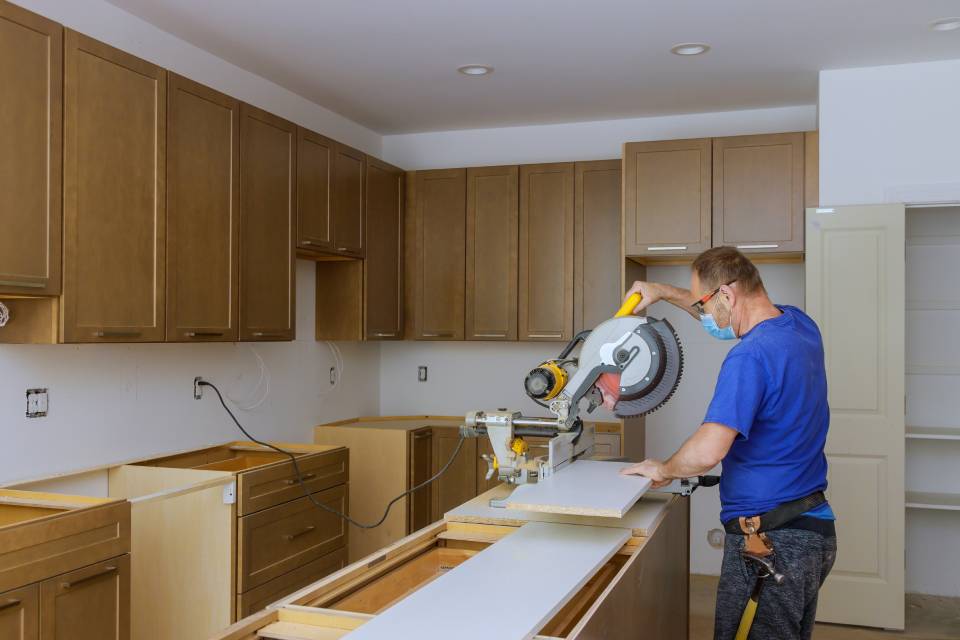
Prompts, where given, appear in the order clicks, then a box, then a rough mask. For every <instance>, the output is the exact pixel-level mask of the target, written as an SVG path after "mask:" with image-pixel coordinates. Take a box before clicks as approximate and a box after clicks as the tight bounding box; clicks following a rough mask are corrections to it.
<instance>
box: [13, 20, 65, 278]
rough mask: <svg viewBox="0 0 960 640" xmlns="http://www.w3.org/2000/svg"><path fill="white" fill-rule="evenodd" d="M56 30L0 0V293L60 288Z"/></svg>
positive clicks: (59, 45)
mask: <svg viewBox="0 0 960 640" xmlns="http://www.w3.org/2000/svg"><path fill="white" fill-rule="evenodd" d="M62 84H63V29H62V28H61V27H60V25H58V24H56V23H55V22H51V21H50V20H47V19H46V18H42V17H40V16H38V15H36V14H34V13H30V12H29V11H26V10H24V9H21V8H19V7H17V6H14V5H12V4H8V3H6V2H0V87H3V105H2V108H0V140H2V141H3V143H2V144H0V212H3V225H2V226H3V232H2V233H0V294H3V293H9V294H31V295H57V294H59V293H60V274H61V270H60V247H61V239H60V232H61V215H62V209H61V204H60V203H61V199H60V198H61V196H60V194H61V191H60V187H61V170H62V107H63V100H62Z"/></svg>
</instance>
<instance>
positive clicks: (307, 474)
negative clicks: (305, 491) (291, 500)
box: [284, 473, 317, 485]
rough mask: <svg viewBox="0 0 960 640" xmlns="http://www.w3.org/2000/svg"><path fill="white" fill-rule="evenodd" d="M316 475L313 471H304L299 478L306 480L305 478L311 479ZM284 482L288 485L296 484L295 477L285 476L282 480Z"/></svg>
mask: <svg viewBox="0 0 960 640" xmlns="http://www.w3.org/2000/svg"><path fill="white" fill-rule="evenodd" d="M316 477H317V474H315V473H305V474H303V475H302V476H300V478H301V479H303V481H304V482H306V481H307V480H313V479H314V478H316ZM284 482H286V483H287V484H288V485H295V484H297V479H296V478H287V479H286V480H284Z"/></svg>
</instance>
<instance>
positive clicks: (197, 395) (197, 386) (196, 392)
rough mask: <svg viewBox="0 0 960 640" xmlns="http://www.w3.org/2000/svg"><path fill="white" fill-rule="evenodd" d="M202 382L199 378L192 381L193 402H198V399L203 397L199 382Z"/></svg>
mask: <svg viewBox="0 0 960 640" xmlns="http://www.w3.org/2000/svg"><path fill="white" fill-rule="evenodd" d="M202 381H203V378H201V377H200V376H197V377H196V378H194V379H193V399H194V400H199V399H200V398H202V397H203V385H201V384H200V382H202Z"/></svg>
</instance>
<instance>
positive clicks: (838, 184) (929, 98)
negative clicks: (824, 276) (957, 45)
mask: <svg viewBox="0 0 960 640" xmlns="http://www.w3.org/2000/svg"><path fill="white" fill-rule="evenodd" d="M958 113H960V60H947V61H943V62H928V63H923V64H906V65H893V66H886V67H869V68H861V69H842V70H838V71H821V72H820V202H821V203H823V204H835V205H842V204H875V203H882V202H907V203H919V202H960V157H958V153H960V151H958V150H960V127H958V126H957V114H958Z"/></svg>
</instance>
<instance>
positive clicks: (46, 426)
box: [0, 261, 379, 484]
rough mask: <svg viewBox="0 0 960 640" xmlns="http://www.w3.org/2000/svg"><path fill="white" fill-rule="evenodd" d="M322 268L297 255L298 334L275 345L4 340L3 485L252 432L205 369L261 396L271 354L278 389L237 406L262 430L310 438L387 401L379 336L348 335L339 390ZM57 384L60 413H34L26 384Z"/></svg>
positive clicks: (0, 376)
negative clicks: (196, 384)
mask: <svg viewBox="0 0 960 640" xmlns="http://www.w3.org/2000/svg"><path fill="white" fill-rule="evenodd" d="M314 273H315V271H314V266H313V263H310V262H304V261H298V263H297V338H296V341H294V342H286V343H263V344H255V345H250V344H145V345H120V344H116V345H101V344H97V345H0V442H2V443H3V445H2V447H0V484H3V483H8V482H11V481H14V480H17V479H25V478H34V477H38V476H42V475H49V474H53V473H59V472H63V471H69V470H73V469H82V468H88V467H91V466H95V465H100V464H106V463H110V462H114V461H119V460H124V459H129V458H134V457H142V456H147V455H151V454H155V453H160V452H165V451H173V450H180V449H187V448H190V447H196V446H200V445H203V444H211V443H216V442H223V441H226V440H237V439H243V436H242V435H241V434H240V433H239V432H238V431H237V429H236V427H234V426H233V424H232V423H231V422H230V419H229V417H228V416H227V415H226V413H225V412H224V411H223V409H222V408H221V407H220V405H219V404H218V402H217V399H216V397H215V395H214V394H213V393H212V391H211V390H209V389H208V390H206V391H205V392H204V397H203V399H202V400H199V401H198V400H194V399H193V377H194V376H197V375H201V376H203V377H205V378H207V379H209V380H211V381H213V382H214V383H216V384H217V385H218V386H219V387H220V388H221V390H222V391H223V392H224V393H225V394H227V395H228V396H229V397H232V398H235V399H236V400H237V401H239V404H240V405H241V406H249V405H250V404H252V403H253V402H254V401H256V400H258V399H259V398H260V397H261V396H262V394H263V392H264V391H265V389H266V387H265V386H264V384H261V385H260V388H259V390H258V389H257V383H258V381H259V380H260V373H259V371H260V368H259V365H258V362H257V359H256V356H255V355H254V354H255V353H257V354H259V355H260V356H261V357H262V358H263V361H264V364H265V365H266V368H267V371H268V372H269V389H270V391H269V394H268V395H267V397H266V399H265V400H264V402H263V404H262V405H260V406H259V407H257V408H256V409H254V410H251V411H243V410H238V411H236V414H237V417H238V418H239V419H240V421H241V422H242V423H243V424H244V426H246V427H248V429H249V430H250V431H252V433H253V434H254V435H255V436H258V437H261V438H270V439H276V440H281V441H288V442H289V441H299V442H310V441H311V435H310V430H311V427H313V426H314V425H317V424H320V423H322V422H327V421H330V420H339V419H342V418H349V417H353V416H357V415H372V414H375V413H377V410H378V392H377V385H378V379H377V367H378V364H379V353H378V345H376V344H372V343H371V344H366V343H360V344H357V343H352V344H351V343H342V344H340V345H339V346H340V348H341V350H342V352H343V356H344V362H345V365H344V369H343V378H342V379H341V380H340V383H339V385H337V387H336V388H335V389H334V390H333V391H328V390H329V389H330V384H329V370H330V367H331V366H333V357H332V355H331V352H330V350H329V348H328V347H327V345H326V344H325V343H322V342H316V341H315V340H314V338H313V318H314V300H315V294H314V282H315V280H314ZM31 387H47V388H49V390H50V415H49V416H47V417H46V418H26V417H25V408H26V400H25V398H24V390H25V389H27V388H31Z"/></svg>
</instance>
